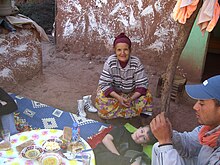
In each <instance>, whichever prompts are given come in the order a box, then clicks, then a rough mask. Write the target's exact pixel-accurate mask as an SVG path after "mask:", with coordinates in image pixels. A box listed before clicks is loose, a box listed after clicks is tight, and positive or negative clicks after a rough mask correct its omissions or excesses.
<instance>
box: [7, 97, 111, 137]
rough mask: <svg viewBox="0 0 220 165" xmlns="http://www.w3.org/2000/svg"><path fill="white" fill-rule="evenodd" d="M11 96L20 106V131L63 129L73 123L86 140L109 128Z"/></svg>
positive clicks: (38, 103)
mask: <svg viewBox="0 0 220 165" xmlns="http://www.w3.org/2000/svg"><path fill="white" fill-rule="evenodd" d="M10 95H11V97H12V98H13V99H14V100H15V102H16V103H17V105H18V110H17V111H16V112H15V121H16V126H17V129H18V130H19V131H24V130H31V129H39V128H41V129H63V128H64V127H65V126H68V127H72V124H73V122H77V123H78V125H79V127H80V136H81V137H82V138H84V139H85V140H86V139H87V138H88V137H90V136H92V135H95V134H96V133H98V132H99V131H100V130H102V129H104V128H106V127H108V126H109V125H108V124H105V123H101V122H98V121H95V120H92V119H88V118H82V117H79V116H77V115H76V114H73V113H70V112H65V111H63V110H60V109H57V108H54V107H51V106H48V105H46V104H43V103H40V102H37V101H34V100H30V99H28V98H25V97H22V96H19V95H16V94H10Z"/></svg>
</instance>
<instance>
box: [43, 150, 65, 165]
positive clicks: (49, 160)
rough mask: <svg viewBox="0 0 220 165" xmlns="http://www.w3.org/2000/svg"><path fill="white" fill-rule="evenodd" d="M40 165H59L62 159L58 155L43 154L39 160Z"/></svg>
mask: <svg viewBox="0 0 220 165" xmlns="http://www.w3.org/2000/svg"><path fill="white" fill-rule="evenodd" d="M40 163H41V164H42V165H60V164H61V163H62V157H61V156H60V155H59V154H58V153H45V154H43V155H42V156H41V158H40Z"/></svg>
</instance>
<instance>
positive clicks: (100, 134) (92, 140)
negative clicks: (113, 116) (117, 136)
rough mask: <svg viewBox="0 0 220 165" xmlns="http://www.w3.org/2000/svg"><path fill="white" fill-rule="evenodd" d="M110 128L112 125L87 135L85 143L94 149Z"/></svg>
mask: <svg viewBox="0 0 220 165" xmlns="http://www.w3.org/2000/svg"><path fill="white" fill-rule="evenodd" d="M112 128H113V126H112V125H110V126H109V127H107V128H104V129H103V130H101V131H100V132H98V133H97V134H95V135H93V136H91V137H88V139H87V143H88V144H89V145H90V147H91V148H92V149H94V148H95V147H96V146H97V145H98V144H99V143H101V142H102V139H103V138H104V137H105V135H107V134H108V133H109V132H110V131H111V130H112Z"/></svg>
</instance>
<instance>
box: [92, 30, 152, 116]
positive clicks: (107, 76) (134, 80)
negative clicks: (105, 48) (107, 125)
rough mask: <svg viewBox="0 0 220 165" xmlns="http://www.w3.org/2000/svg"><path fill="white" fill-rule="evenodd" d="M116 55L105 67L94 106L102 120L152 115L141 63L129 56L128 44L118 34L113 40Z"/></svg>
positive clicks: (126, 38) (150, 97)
mask: <svg viewBox="0 0 220 165" xmlns="http://www.w3.org/2000/svg"><path fill="white" fill-rule="evenodd" d="M113 47H114V51H115V54H113V55H111V56H110V57H109V58H108V59H107V61H106V62H105V64H104V68H103V71H102V73H101V76H100V80H99V87H98V90H97V96H96V101H95V106H96V108H97V109H98V115H99V117H100V118H102V119H114V118H118V117H123V118H132V117H135V116H139V115H140V113H143V112H145V113H146V112H149V114H150V113H151V112H152V96H151V94H150V92H149V90H148V77H147V74H146V72H145V70H144V66H143V65H142V64H141V62H140V60H139V59H138V58H137V57H135V56H131V41H130V39H129V38H128V37H127V36H126V35H125V34H124V33H121V34H120V35H118V36H117V37H116V38H115V40H114V44H113Z"/></svg>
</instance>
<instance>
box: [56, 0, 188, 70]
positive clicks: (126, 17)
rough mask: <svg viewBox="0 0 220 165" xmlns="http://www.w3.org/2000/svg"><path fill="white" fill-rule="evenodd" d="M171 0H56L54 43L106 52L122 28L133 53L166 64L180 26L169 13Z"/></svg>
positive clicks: (99, 52)
mask: <svg viewBox="0 0 220 165" xmlns="http://www.w3.org/2000/svg"><path fill="white" fill-rule="evenodd" d="M175 3H176V1H162V0H157V1H151V0H150V1H144V0H135V1H132V0H129V1H127V0H117V1H116V0H112V1H107V0H84V1H82V0H81V1H79V0H69V1H65V0H57V13H56V18H55V21H56V43H57V47H58V49H63V48H68V49H70V51H74V52H79V51H83V52H85V53H92V54H94V55H102V56H103V55H109V54H110V53H111V52H112V43H113V40H114V37H115V36H116V35H118V34H119V33H121V32H125V33H126V34H127V35H128V36H129V37H130V38H131V40H132V43H133V47H132V48H133V49H132V50H133V54H136V55H140V56H142V58H143V59H144V62H145V63H146V64H148V65H155V66H161V67H166V66H167V62H168V60H167V59H169V57H170V54H171V52H172V49H173V47H174V45H175V42H176V40H177V39H178V30H179V27H180V25H179V24H178V23H177V22H175V21H174V20H173V19H172V17H171V13H172V10H173V7H174V5H175ZM187 30H190V28H188V29H187V28H186V31H187ZM186 35H187V33H186ZM186 37H187V36H186ZM165 61H166V62H165Z"/></svg>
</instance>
